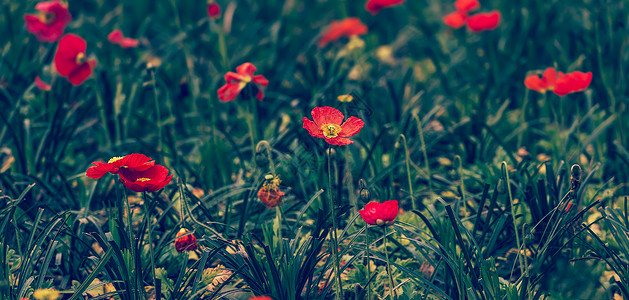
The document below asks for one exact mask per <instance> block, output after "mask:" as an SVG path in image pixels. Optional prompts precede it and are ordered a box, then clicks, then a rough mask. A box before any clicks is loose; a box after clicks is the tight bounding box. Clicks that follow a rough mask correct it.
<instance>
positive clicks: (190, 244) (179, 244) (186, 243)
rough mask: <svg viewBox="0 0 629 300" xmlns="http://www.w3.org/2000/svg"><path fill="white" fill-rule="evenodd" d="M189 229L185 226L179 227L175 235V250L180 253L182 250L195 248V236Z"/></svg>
mask: <svg viewBox="0 0 629 300" xmlns="http://www.w3.org/2000/svg"><path fill="white" fill-rule="evenodd" d="M189 232H190V231H188V229H185V228H181V229H179V232H177V235H176V236H175V237H176V239H175V249H177V252H179V253H181V252H184V251H194V249H196V248H197V246H198V244H197V238H196V237H194V234H192V233H190V234H188V233H189Z"/></svg>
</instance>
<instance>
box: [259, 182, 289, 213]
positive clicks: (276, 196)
mask: <svg viewBox="0 0 629 300" xmlns="http://www.w3.org/2000/svg"><path fill="white" fill-rule="evenodd" d="M284 195H286V194H285V193H284V192H282V191H280V190H279V189H278V188H271V187H266V186H265V187H262V188H260V190H259V191H258V198H260V201H262V203H264V204H266V207H267V208H273V207H276V206H278V205H280V204H281V203H282V197H284Z"/></svg>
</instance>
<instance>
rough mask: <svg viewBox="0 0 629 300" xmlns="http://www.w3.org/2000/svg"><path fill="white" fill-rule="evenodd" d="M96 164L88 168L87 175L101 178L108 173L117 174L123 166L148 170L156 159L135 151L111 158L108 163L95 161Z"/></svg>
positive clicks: (136, 169)
mask: <svg viewBox="0 0 629 300" xmlns="http://www.w3.org/2000/svg"><path fill="white" fill-rule="evenodd" d="M92 164H93V165H94V166H93V167H89V168H88V169H87V173H86V175H87V177H89V178H92V179H99V178H101V177H103V175H105V174H107V173H111V174H117V173H118V171H120V169H122V168H126V169H129V170H132V171H146V170H147V169H148V168H150V167H152V166H153V165H155V161H153V160H151V158H150V157H148V156H146V155H144V154H138V153H133V154H129V155H127V156H117V157H113V158H112V159H110V160H109V161H108V162H107V163H102V162H98V161H95V162H93V163H92Z"/></svg>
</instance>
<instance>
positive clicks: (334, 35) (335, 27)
mask: <svg viewBox="0 0 629 300" xmlns="http://www.w3.org/2000/svg"><path fill="white" fill-rule="evenodd" d="M365 33H367V25H365V24H363V23H362V22H361V21H360V19H358V18H346V19H343V20H341V21H332V23H330V25H329V26H328V28H327V29H326V30H325V32H323V34H322V35H321V39H319V41H318V42H317V45H318V46H319V47H321V48H323V47H325V45H327V44H328V43H329V42H333V41H336V40H338V39H340V38H342V37H351V36H354V35H363V34H365Z"/></svg>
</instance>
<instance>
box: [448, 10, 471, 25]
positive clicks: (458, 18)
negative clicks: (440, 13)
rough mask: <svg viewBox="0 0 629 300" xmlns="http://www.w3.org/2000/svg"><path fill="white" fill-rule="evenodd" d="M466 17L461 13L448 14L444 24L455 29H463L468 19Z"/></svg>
mask: <svg viewBox="0 0 629 300" xmlns="http://www.w3.org/2000/svg"><path fill="white" fill-rule="evenodd" d="M466 17H467V16H466V15H465V14H463V13H461V12H459V11H455V12H453V13H450V14H447V15H446V16H444V17H443V23H446V25H448V26H450V27H452V28H455V29H459V28H461V27H463V25H465V19H466Z"/></svg>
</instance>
